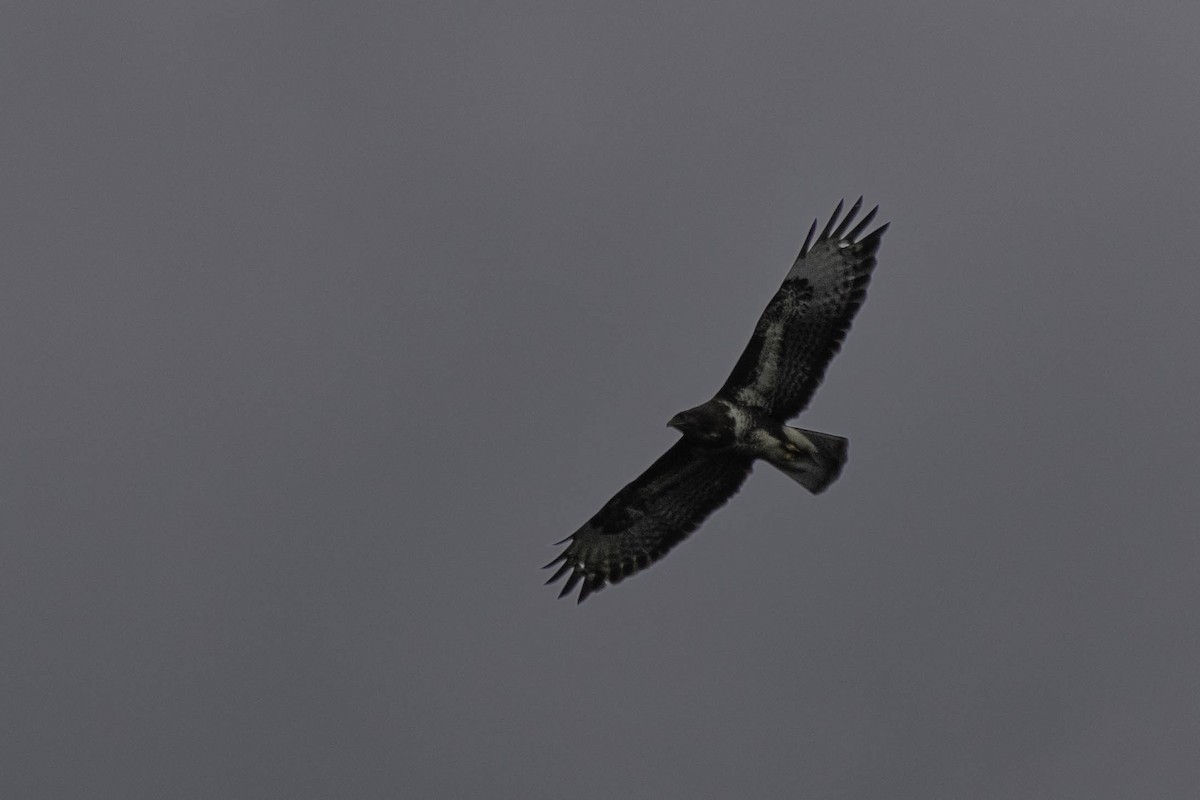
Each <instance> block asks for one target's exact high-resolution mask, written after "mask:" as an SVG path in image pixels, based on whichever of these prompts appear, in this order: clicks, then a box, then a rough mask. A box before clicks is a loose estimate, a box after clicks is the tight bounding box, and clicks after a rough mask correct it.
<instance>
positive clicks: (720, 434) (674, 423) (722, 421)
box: [667, 403, 733, 444]
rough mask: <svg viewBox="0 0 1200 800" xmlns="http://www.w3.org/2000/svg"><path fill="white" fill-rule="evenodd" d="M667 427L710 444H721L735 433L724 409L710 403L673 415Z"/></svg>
mask: <svg viewBox="0 0 1200 800" xmlns="http://www.w3.org/2000/svg"><path fill="white" fill-rule="evenodd" d="M667 427H668V428H674V429H676V430H677V431H679V432H680V433H682V434H683V435H684V436H686V437H688V438H689V439H693V440H696V441H699V442H705V443H709V444H720V443H722V442H724V440H726V439H728V438H731V437H732V435H733V430H732V426H731V423H730V421H729V417H728V416H727V415H726V414H725V411H724V409H721V408H714V407H713V406H712V405H711V404H710V403H705V404H704V405H702V406H697V407H696V408H689V409H688V410H687V411H680V412H679V413H678V414H676V415H675V416H673V417H671V419H670V421H669V422H667Z"/></svg>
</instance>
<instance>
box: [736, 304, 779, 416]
mask: <svg viewBox="0 0 1200 800" xmlns="http://www.w3.org/2000/svg"><path fill="white" fill-rule="evenodd" d="M786 330H787V324H786V319H778V320H776V321H774V322H772V323H770V324H768V325H767V326H766V328H765V329H764V330H763V332H762V340H763V342H762V350H760V351H759V355H758V363H756V364H755V365H754V380H753V382H751V383H750V384H748V385H746V386H743V387H742V388H741V389H738V392H737V399H738V402H739V403H742V404H744V405H748V406H762V405H764V404H765V403H766V400H767V397H768V396H769V393H770V391H771V389H772V388H773V387H774V386H775V381H776V379H777V377H778V375H779V357H780V355H781V354H782V353H783V335H784V333H785V332H786Z"/></svg>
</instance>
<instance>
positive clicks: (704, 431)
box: [546, 197, 888, 603]
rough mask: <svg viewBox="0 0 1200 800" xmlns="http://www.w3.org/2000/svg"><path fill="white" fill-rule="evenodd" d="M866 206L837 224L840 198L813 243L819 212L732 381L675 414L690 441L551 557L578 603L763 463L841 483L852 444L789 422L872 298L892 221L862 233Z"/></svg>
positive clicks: (670, 542) (651, 557)
mask: <svg viewBox="0 0 1200 800" xmlns="http://www.w3.org/2000/svg"><path fill="white" fill-rule="evenodd" d="M860 208H862V198H861V197H860V198H858V201H857V202H856V203H855V204H854V205H853V206H851V207H850V210H849V211H848V212H847V213H846V216H845V217H842V218H841V220H840V221H839V219H838V218H839V217H840V216H841V213H842V203H841V202H839V203H838V204H837V208H835V209H834V211H833V214H832V215H831V216H830V218H829V222H828V223H826V225H825V227H824V229H822V230H821V233H820V234H819V235H817V237H816V239H815V241H814V239H813V234H814V233H815V232H816V230H817V221H816V220H813V224H812V227H810V228H809V230H808V235H807V236H806V237H805V239H804V244H803V246H801V248H800V255H799V256H797V257H796V261H795V263H793V264H792V268H791V269H790V270H789V271H788V274H787V276H786V277H785V278H784V279H783V285H782V286H780V287H779V291H778V292H776V293H775V296H774V297H773V298H771V302H769V303H768V304H767V307H766V309H765V310H764V311H763V313H762V316H761V317H759V320H758V324H757V325H755V326H754V334H753V335H752V336H751V337H750V343H749V344H747V345H746V349H745V351H743V352H742V356H741V358H739V359H738V362H737V364H736V365H735V366H734V368H733V372H732V373H731V374H730V375H729V379H728V380H726V381H725V385H724V386H722V387H721V389H720V390H719V391H718V392H717V394H716V396H714V397H713V398H712V399H711V400H709V401H708V402H706V403H703V404H701V405H698V406H696V407H695V408H689V409H688V410H686V411H681V412H679V413H678V414H676V415H675V416H673V417H672V418H671V420H670V421H669V422H668V423H667V425H668V426H670V427H672V428H675V429H677V430H678V431H679V432H680V433H681V434H683V436H682V438H680V439H679V441H678V442H676V443H675V445H674V446H673V447H671V449H669V450H668V451H667V452H666V453H664V454H663V455H662V456H661V457H660V458H659V459H658V460H657V461H655V462H654V463H653V464H651V465H650V467H649V468H648V469H647V470H646V471H645V472H643V473H642V474H641V475H639V476H638V477H637V478H635V479H634V480H633V482H632V483H630V484H629V485H627V486H626V487H625V488H623V489H621V491H619V492H617V494H616V495H615V496H614V497H613V498H612V499H611V500H609V501H608V502H607V503H605V504H604V507H603V508H601V509H600V510H599V511H598V512H596V514H595V515H594V516H593V517H592V518H591V519H589V520H588V521H587V522H585V523H584V524H583V526H582V527H581V528H580V529H579V530H577V531H575V533H573V534H571V535H570V536H568V537H567V538H566V539H563V540H562V541H561V542H559V543H558V544H560V545H561V544H567V547H566V548H565V549H564V550H563V551H562V553H560V554H559V556H558V558H556V559H554V560H553V561H551V562H550V563H549V564H547V565H546V568H547V569H549V568H551V567H554V566H555V565H556V564H557V565H559V567H558V570H557V571H556V572H555V573H554V574H553V575H552V576H551V577H550V580H548V581H546V583H547V584H549V583H553V582H554V581H557V580H559V579H560V578H562V577H563V576H566V578H567V580H566V584H565V585H564V586H563V588H562V591H561V592H560V593H559V595H558V596H559V597H565V596H566V595H567V594H569V593H570V592H571V590H572V589H574V588H575V586H576V585H577V584H579V583H580V582H582V583H583V588H582V589H580V591H579V600H578V602H580V603H582V602H583V601H584V600H585V599H587V597H588V595H590V594H591V593H592V592H595V591H598V590H600V589H603V588H604V587H605V586H607V585H608V584H610V583H618V582H620V581H622V580H624V579H625V578H627V577H629V576H630V575H632V574H634V573H635V572H639V571H641V570H643V569H645V568H646V567H648V566H650V565H651V564H653V563H654V562H656V561H658V560H659V559H660V558H662V557H663V556H665V555H666V554H667V553H668V552H669V551H670V550H671V548H672V547H674V546H675V545H677V544H679V543H680V542H681V541H683V540H684V539H685V538H686V537H687V536H688V535H689V534H690V533H691V532H692V531H694V530H696V528H697V527H698V526H699V525H700V523H701V522H703V521H704V520H705V518H707V517H708V515H709V514H711V513H712V512H713V511H715V510H716V509H718V508H720V507H721V506H723V505H725V503H726V502H728V501H729V498H730V497H732V496H733V495H734V494H735V493H736V492H737V491H738V489H740V488H741V486H742V483H743V482H744V481H745V480H746V478H747V476H749V474H750V470H751V468H752V467H753V465H754V462H755V461H756V460H757V459H762V460H764V461H766V462H767V463H769V464H771V465H772V466H773V467H775V468H777V469H779V470H780V471H782V472H783V474H785V475H787V476H788V477H789V478H791V479H792V480H794V481H796V482H797V483H799V484H800V485H801V486H803V487H804V488H805V489H807V490H808V491H810V492H812V493H813V494H819V493H820V492H822V491H824V490H825V489H826V488H828V487H829V485H830V484H831V483H833V482H834V481H835V480H837V477H838V475H840V474H841V471H842V467H843V466H844V465H845V464H846V456H847V449H848V445H849V442H848V441H847V440H846V439H844V438H843V437H841V436H833V435H830V434H828V433H818V432H817V431H810V430H805V429H804V428H794V427H791V426H789V425H785V424H784V423H785V422H787V421H788V420H789V419H791V418H792V417H794V416H796V415H797V414H799V413H800V412H801V411H803V410H804V408H805V407H806V406H807V405H808V403H809V401H810V400H811V399H812V396H813V394H814V393H815V392H816V390H817V387H818V386H819V385H820V384H821V379H822V378H823V377H824V376H825V369H826V367H828V366H829V362H830V360H831V359H832V358H833V356H834V355H835V354H836V353H837V352H838V350H839V349H840V348H841V345H842V340H843V339H845V338H846V332H847V331H848V330H849V329H850V321H851V320H852V319H853V318H854V315H855V313H856V312H857V311H858V308H859V306H861V305H862V304H863V301H864V300H865V299H866V293H867V283H868V282H869V281H870V279H871V272H872V270H874V269H875V253H876V252H877V251H878V250H879V243H880V240H881V239H882V238H883V233H884V231H886V230H887V228H888V226H887V225H886V224H885V225H881V226H879V227H878V228H876V229H875V230H873V231H871V232H870V233H868V234H867V235H865V236H861V235H862V232H863V231H864V230H866V229H867V226H868V225H870V224H871V220H873V219H874V218H875V214H876V212H878V211H879V206H876V207H875V208H873V209H871V211H870V212H868V213H867V215H866V216H865V217H863V218H862V220H861V221H860V222H859V223H858V224H857V225H855V226H854V227H853V228H852V229H851V228H850V225H851V223H853V222H854V219H855V217H856V216H857V215H858V212H859V209H860ZM860 236H861V238H859V237H860ZM568 543H569V544H568Z"/></svg>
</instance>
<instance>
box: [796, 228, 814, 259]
mask: <svg viewBox="0 0 1200 800" xmlns="http://www.w3.org/2000/svg"><path fill="white" fill-rule="evenodd" d="M816 232H817V220H816V218H814V219H813V221H812V225H809V226H808V235H807V236H805V237H804V244H803V245H801V247H800V258H804V257H805V256H806V255H808V248H809V245H811V244H812V241H813V234H814V233H816Z"/></svg>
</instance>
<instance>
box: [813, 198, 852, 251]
mask: <svg viewBox="0 0 1200 800" xmlns="http://www.w3.org/2000/svg"><path fill="white" fill-rule="evenodd" d="M845 204H846V199H845V198H842V199H841V200H838V204H837V208H835V209H834V210H833V213H832V214H830V215H829V222H826V223H825V227H824V228H823V229H822V230H821V235H820V236H818V237H817V240H818V241H820V240H821V239H828V238H829V234H830V232H831V231H833V226H834V225H836V224H837V219H838V215H839V214H841V213H842V206H843V205H845Z"/></svg>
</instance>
